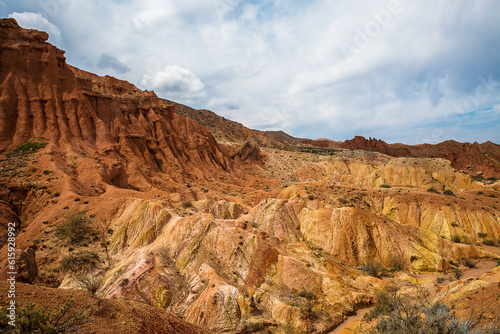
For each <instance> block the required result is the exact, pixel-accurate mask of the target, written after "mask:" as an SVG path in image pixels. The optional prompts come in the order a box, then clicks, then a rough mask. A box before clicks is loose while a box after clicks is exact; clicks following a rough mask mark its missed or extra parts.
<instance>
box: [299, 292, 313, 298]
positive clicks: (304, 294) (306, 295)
mask: <svg viewBox="0 0 500 334" xmlns="http://www.w3.org/2000/svg"><path fill="white" fill-rule="evenodd" d="M299 297H302V298H305V299H308V300H311V299H313V298H314V294H313V293H312V292H310V291H307V290H302V291H300V292H299Z"/></svg>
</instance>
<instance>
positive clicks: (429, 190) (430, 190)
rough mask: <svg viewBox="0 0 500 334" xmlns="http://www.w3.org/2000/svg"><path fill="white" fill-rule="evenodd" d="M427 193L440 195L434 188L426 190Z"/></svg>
mask: <svg viewBox="0 0 500 334" xmlns="http://www.w3.org/2000/svg"><path fill="white" fill-rule="evenodd" d="M427 192H430V193H434V194H440V192H439V191H438V190H437V189H436V188H435V187H429V188H427Z"/></svg>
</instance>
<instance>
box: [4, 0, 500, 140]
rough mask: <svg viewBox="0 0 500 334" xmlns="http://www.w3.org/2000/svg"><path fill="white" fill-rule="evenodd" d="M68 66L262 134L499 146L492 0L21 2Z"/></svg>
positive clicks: (498, 54) (499, 86) (19, 10)
mask: <svg viewBox="0 0 500 334" xmlns="http://www.w3.org/2000/svg"><path fill="white" fill-rule="evenodd" d="M0 14H1V16H2V17H14V18H16V19H17V20H18V22H19V24H20V25H21V26H23V27H27V28H36V29H40V30H44V31H47V32H48V33H49V35H50V39H49V41H50V42H51V43H53V44H55V45H57V46H58V47H59V48H61V49H63V50H66V57H67V62H68V63H70V64H71V65H74V66H77V67H79V68H82V69H84V70H88V71H91V72H94V73H97V74H100V75H105V74H108V75H112V76H115V77H118V78H121V79H125V80H128V81H130V82H132V83H133V84H135V85H137V86H138V87H139V88H142V89H148V90H154V91H155V92H156V93H157V95H158V96H160V97H164V98H167V99H170V100H174V101H177V102H180V103H185V104H187V105H190V106H192V107H195V108H206V109H210V110H213V111H214V112H216V113H218V114H219V115H221V116H224V117H227V118H230V119H233V120H236V121H238V122H241V123H243V124H244V125H246V126H248V127H251V128H257V129H261V130H277V129H280V130H284V131H285V132H287V133H289V134H291V135H293V136H298V137H307V138H330V139H334V140H345V139H350V138H352V137H354V136H355V135H362V136H365V137H375V138H380V139H383V140H385V141H388V142H403V143H408V144H417V143H423V142H427V143H435V142H440V141H443V140H448V139H454V140H457V141H469V142H474V141H478V142H484V141H487V140H490V141H493V142H495V143H500V60H499V59H500V1H497V0H476V1H467V0H422V1H408V0H389V1H378V0H357V1H352V0H351V1H344V0H313V1H308V2H306V1H295V0H291V1H284V0H277V1H264V0H262V1H260V0H252V1H238V0H184V1H169V0H167V1H165V0H164V1H161V0H121V1H104V0H85V1H83V0H71V1H70V0H36V1H33V0H16V1H9V2H7V1H6V0H3V1H0Z"/></svg>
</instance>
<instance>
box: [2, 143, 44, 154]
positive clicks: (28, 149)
mask: <svg viewBox="0 0 500 334" xmlns="http://www.w3.org/2000/svg"><path fill="white" fill-rule="evenodd" d="M45 146H47V143H44V142H36V141H28V142H26V143H24V144H21V145H19V146H18V147H16V148H15V149H13V150H12V151H10V152H9V153H7V154H6V156H8V157H11V156H16V155H25V154H29V153H35V152H36V151H38V150H39V149H42V148H44V147H45Z"/></svg>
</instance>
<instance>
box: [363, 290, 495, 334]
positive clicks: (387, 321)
mask: <svg viewBox="0 0 500 334" xmlns="http://www.w3.org/2000/svg"><path fill="white" fill-rule="evenodd" d="M376 299H377V304H376V305H375V307H374V308H373V309H372V310H371V311H370V312H368V313H366V314H365V316H364V319H363V320H365V321H371V320H373V319H376V322H375V324H374V325H373V326H372V328H371V329H370V330H369V331H368V333H385V334H424V333H432V334H438V333H442V334H487V333H490V334H496V333H498V331H497V330H495V329H491V330H486V329H484V330H475V328H476V327H477V326H478V325H479V323H480V320H481V319H482V317H483V314H482V313H480V314H479V315H477V316H475V314H474V313H473V312H472V313H471V316H470V317H469V318H468V319H466V320H462V319H459V318H457V316H456V314H455V313H454V312H452V311H451V310H450V308H449V307H448V306H447V305H445V304H443V303H441V302H440V301H437V302H432V301H431V300H430V299H429V298H428V297H427V294H426V293H425V291H423V290H419V293H417V296H405V295H403V294H401V293H399V292H398V289H397V288H391V289H389V290H387V291H378V292H377V293H376Z"/></svg>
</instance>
